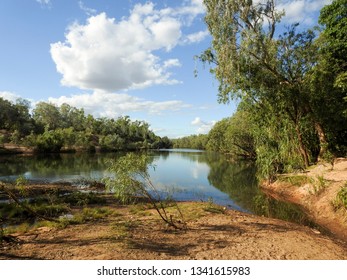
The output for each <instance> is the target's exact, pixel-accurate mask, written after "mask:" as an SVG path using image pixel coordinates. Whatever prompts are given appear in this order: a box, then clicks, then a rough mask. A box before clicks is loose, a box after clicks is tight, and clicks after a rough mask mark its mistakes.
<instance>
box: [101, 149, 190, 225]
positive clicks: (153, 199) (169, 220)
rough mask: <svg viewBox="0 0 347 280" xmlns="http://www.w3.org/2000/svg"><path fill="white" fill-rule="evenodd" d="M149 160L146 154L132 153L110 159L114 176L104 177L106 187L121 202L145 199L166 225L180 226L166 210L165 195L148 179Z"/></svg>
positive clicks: (178, 210) (179, 214) (178, 211)
mask: <svg viewBox="0 0 347 280" xmlns="http://www.w3.org/2000/svg"><path fill="white" fill-rule="evenodd" d="M150 161H151V158H150V157H149V156H148V155H146V154H140V155H139V154H134V153H128V154H126V155H125V156H123V157H121V158H119V159H117V160H116V161H111V162H110V163H109V164H110V167H109V168H108V170H109V171H110V172H112V173H113V174H114V176H113V177H109V178H105V179H104V182H105V185H106V188H107V189H108V190H109V191H112V192H113V193H114V195H115V197H116V198H117V199H119V200H120V201H121V202H123V203H130V202H134V201H136V200H137V199H139V198H144V199H147V200H148V202H150V203H151V204H152V206H153V207H154V209H155V210H156V211H157V213H158V214H159V216H160V218H161V219H162V220H163V221H164V222H165V223H166V224H167V225H169V226H172V227H174V228H180V225H178V222H177V221H176V220H175V219H174V216H173V215H171V214H168V212H167V209H166V201H167V197H164V196H163V193H161V192H159V190H158V189H157V188H156V187H155V186H154V184H153V183H152V181H151V180H150V176H149V173H148V168H149V167H152V168H154V166H153V165H152V164H151V163H150ZM175 205H176V207H177V214H178V217H179V218H180V219H181V222H182V221H183V215H182V213H181V211H180V209H179V208H178V205H177V203H175ZM183 226H184V224H183Z"/></svg>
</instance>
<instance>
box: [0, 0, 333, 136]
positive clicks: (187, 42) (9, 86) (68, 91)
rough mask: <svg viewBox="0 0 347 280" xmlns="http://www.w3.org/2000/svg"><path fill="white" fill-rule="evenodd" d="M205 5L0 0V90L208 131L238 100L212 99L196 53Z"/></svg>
mask: <svg viewBox="0 0 347 280" xmlns="http://www.w3.org/2000/svg"><path fill="white" fill-rule="evenodd" d="M255 1H261V0H255ZM330 2H331V1H329V0H295V1H293V0H282V1H280V0H279V1H278V7H279V9H281V10H282V9H284V10H285V12H286V17H285V18H284V20H283V23H284V24H288V23H293V22H300V23H301V24H302V25H303V26H304V27H305V26H307V27H309V26H312V25H314V24H316V21H317V15H318V13H319V10H320V9H321V7H323V6H324V5H326V4H328V3H330ZM204 11H205V10H204V6H203V5H202V0H180V1H169V0H167V1H165V0H164V1H155V0H152V1H138V0H117V1H115V0H83V1H80V0H1V1H0V36H1V44H0V96H1V97H4V98H6V99H9V100H12V101H15V100H16V99H17V98H19V97H21V98H25V99H28V100H30V101H31V103H32V106H33V107H34V106H35V103H37V102H39V101H45V102H52V103H54V104H57V105H61V104H63V103H68V104H70V105H72V106H75V107H78V108H81V107H83V108H84V109H85V112H86V113H90V114H92V115H94V116H95V117H113V118H117V117H119V116H125V115H128V116H130V117H131V119H133V120H135V119H139V120H144V121H146V122H148V123H149V124H150V125H151V128H152V130H153V131H154V132H155V133H157V134H158V135H160V136H169V137H170V138H175V137H181V136H186V135H190V134H197V133H207V132H208V131H209V129H211V127H212V126H213V124H214V123H215V122H216V121H218V120H221V119H222V118H224V117H229V116H231V115H232V113H233V112H234V111H235V107H236V105H235V103H232V104H228V105H224V104H218V102H217V93H218V82H217V81H216V80H214V78H213V77H212V75H211V74H210V73H209V71H208V69H207V68H206V69H204V68H203V66H202V65H201V64H200V63H198V62H196V61H195V60H194V56H195V55H198V54H200V53H201V52H202V51H203V50H205V49H206V48H208V47H209V44H210V40H211V38H210V36H209V34H208V32H207V29H206V26H205V24H204V20H203V18H204ZM195 69H197V70H198V76H197V77H194V70H195Z"/></svg>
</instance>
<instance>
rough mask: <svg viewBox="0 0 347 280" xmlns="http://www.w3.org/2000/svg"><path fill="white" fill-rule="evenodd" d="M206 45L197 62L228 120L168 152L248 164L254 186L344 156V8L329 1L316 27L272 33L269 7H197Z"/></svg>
mask: <svg viewBox="0 0 347 280" xmlns="http://www.w3.org/2000/svg"><path fill="white" fill-rule="evenodd" d="M204 3H205V5H206V8H207V12H206V18H205V20H206V24H207V27H208V29H209V31H210V33H211V35H212V45H211V47H210V48H209V49H207V50H206V51H205V52H204V53H202V54H201V55H200V56H198V57H197V59H199V60H200V61H202V62H203V63H206V64H208V65H210V67H211V68H210V71H211V73H212V74H213V75H214V76H215V77H216V79H217V80H218V81H219V82H220V86H219V94H218V100H219V102H222V103H229V102H230V101H231V100H237V101H238V104H239V105H238V108H237V111H236V113H235V114H234V115H233V116H231V117H230V118H226V119H223V120H221V121H219V122H217V123H216V124H215V125H214V127H213V128H212V130H211V131H210V132H209V133H208V135H192V136H190V137H184V138H181V139H177V140H174V147H185V148H188V147H190V148H200V149H207V150H214V151H220V152H222V153H227V154H230V155H231V156H233V157H237V158H240V157H241V158H246V159H251V160H255V161H256V164H257V166H258V173H259V175H260V177H261V178H263V179H264V178H265V179H268V180H270V181H273V180H274V179H275V178H276V174H278V173H285V172H295V171H302V170H303V169H305V168H307V167H308V166H310V165H312V164H315V163H317V162H318V161H322V160H323V161H326V162H328V163H331V162H333V159H334V158H336V157H345V156H346V154H347V142H346V141H347V103H346V101H347V100H346V98H347V97H346V93H347V62H346V57H347V5H346V0H334V1H332V3H331V4H330V5H327V6H325V7H324V8H323V9H322V10H321V13H320V17H319V24H320V25H319V26H317V27H315V28H313V29H308V30H305V29H304V28H303V27H301V26H299V24H293V25H291V26H287V27H284V28H283V27H280V26H279V25H280V21H281V18H282V16H283V13H282V12H280V11H278V10H276V7H275V1H274V0H268V1H265V2H264V1H262V2H261V3H257V4H253V1H244V0H237V1H220V0H205V1H204Z"/></svg>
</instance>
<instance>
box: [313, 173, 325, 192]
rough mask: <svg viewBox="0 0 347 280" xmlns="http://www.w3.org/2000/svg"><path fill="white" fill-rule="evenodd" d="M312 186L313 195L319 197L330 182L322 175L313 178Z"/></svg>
mask: <svg viewBox="0 0 347 280" xmlns="http://www.w3.org/2000/svg"><path fill="white" fill-rule="evenodd" d="M311 184H312V187H313V190H312V191H311V194H314V195H319V194H320V193H322V192H323V191H324V190H325V189H326V188H327V187H328V181H327V180H326V179H324V177H323V176H321V175H318V176H316V177H315V178H311Z"/></svg>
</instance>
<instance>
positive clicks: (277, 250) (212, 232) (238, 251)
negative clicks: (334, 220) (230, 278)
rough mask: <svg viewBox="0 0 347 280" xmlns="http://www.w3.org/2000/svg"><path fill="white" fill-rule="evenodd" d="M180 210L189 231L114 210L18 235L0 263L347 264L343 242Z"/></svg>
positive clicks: (282, 225) (149, 215) (287, 226)
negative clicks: (231, 261)
mask: <svg viewBox="0 0 347 280" xmlns="http://www.w3.org/2000/svg"><path fill="white" fill-rule="evenodd" d="M180 207H181V208H182V210H183V211H184V213H186V214H187V216H189V221H188V222H187V226H188V229H187V230H174V229H171V228H167V227H166V226H165V225H163V223H162V222H161V221H160V220H159V219H158V217H157V215H156V214H155V213H154V210H153V209H144V210H143V211H142V210H141V211H134V208H131V207H120V206H117V207H115V208H114V212H113V214H112V215H109V216H107V217H105V218H103V219H99V220H94V221H91V222H87V223H83V224H78V225H69V226H67V227H66V228H63V229H57V228H49V227H41V228H38V229H35V230H33V231H29V232H27V233H23V234H16V235H14V237H15V238H17V242H15V243H4V244H3V245H2V246H0V248H1V249H0V259H59V260H62V259H63V260H69V259H82V260H87V259H91V260H97V259H101V260H106V259H107V260H112V259H127V260H135V259H146V260H154V259H159V260H160V259H166V260H167V259H257V260H267V259H271V260H277V259H281V260H286V259H294V260H306V259H310V260H316V259H323V260H329V259H338V260H347V247H346V243H344V242H342V241H339V240H337V239H333V238H331V237H328V236H325V235H323V234H321V233H319V232H318V231H316V230H312V229H310V228H308V227H304V226H299V225H296V224H293V223H289V222H284V221H281V220H276V219H269V218H265V217H258V216H254V215H249V214H245V213H241V212H237V211H232V210H226V211H220V212H219V213H211V212H209V211H206V210H207V209H209V207H210V206H208V205H207V204H206V203H205V204H204V203H193V202H189V203H181V204H180ZM216 209H218V208H216ZM219 210H220V209H219ZM187 211H190V212H189V213H188V212H187ZM135 212H136V213H135Z"/></svg>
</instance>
